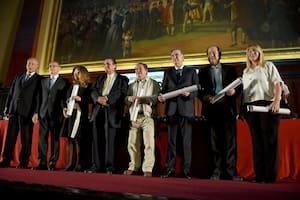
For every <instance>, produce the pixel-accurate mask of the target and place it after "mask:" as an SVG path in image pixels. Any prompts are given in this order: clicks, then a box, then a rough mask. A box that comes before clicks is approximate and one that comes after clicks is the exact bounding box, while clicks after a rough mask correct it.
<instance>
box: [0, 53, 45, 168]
mask: <svg viewBox="0 0 300 200" xmlns="http://www.w3.org/2000/svg"><path fill="white" fill-rule="evenodd" d="M38 67H39V63H38V61H37V59H36V58H29V59H28V60H27V64H26V70H27V72H25V73H21V74H18V75H17V76H16V77H15V79H14V81H13V83H12V85H11V87H10V90H9V93H8V96H7V100H6V104H5V108H4V116H7V117H8V118H9V121H8V129H7V135H6V141H5V147H4V152H3V155H2V157H3V161H2V163H0V166H1V167H9V166H10V161H11V160H12V159H13V152H14V149H15V144H16V140H17V136H18V133H19V131H20V134H21V144H22V145H21V146H22V147H21V152H20V155H19V161H20V164H19V165H18V166H17V167H20V168H27V167H28V166H27V165H28V162H29V157H30V154H31V143H32V142H31V141H32V134H33V125H34V124H33V121H32V117H33V114H34V112H35V105H36V104H37V98H36V97H37V94H38V90H39V87H40V83H41V78H42V77H41V76H40V75H39V74H37V70H38Z"/></svg>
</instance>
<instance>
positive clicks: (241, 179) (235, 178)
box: [232, 176, 244, 181]
mask: <svg viewBox="0 0 300 200" xmlns="http://www.w3.org/2000/svg"><path fill="white" fill-rule="evenodd" d="M232 180H233V181H243V180H244V179H243V178H242V177H240V176H233V177H232Z"/></svg>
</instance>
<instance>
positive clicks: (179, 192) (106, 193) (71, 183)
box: [0, 168, 300, 200]
mask: <svg viewBox="0 0 300 200" xmlns="http://www.w3.org/2000/svg"><path fill="white" fill-rule="evenodd" d="M0 195H1V196H3V197H6V198H8V197H10V198H13V197H22V198H31V197H37V198H42V199H43V200H48V199H49V200H50V199H51V200H53V199H63V200H65V199H67V200H68V199H72V200H77V199H78V200H81V199H90V200H93V199H101V200H102V199H103V200H128V199H137V200H150V199H151V200H175V199H176V200H177V199H181V200H191V199H198V200H240V199H243V200H253V199H255V200H269V199H272V200H283V199H284V200H297V199H300V181H299V180H291V179H282V180H279V181H277V182H276V183H271V184H267V183H254V182H251V181H243V182H240V181H231V180H230V181H229V180H209V179H200V178H192V179H191V180H189V179H185V178H177V177H176V178H167V179H163V178H161V177H159V176H154V177H150V178H149V177H143V176H138V175H135V176H126V175H122V174H104V173H94V174H87V173H83V172H65V171H47V170H30V169H16V168H0Z"/></svg>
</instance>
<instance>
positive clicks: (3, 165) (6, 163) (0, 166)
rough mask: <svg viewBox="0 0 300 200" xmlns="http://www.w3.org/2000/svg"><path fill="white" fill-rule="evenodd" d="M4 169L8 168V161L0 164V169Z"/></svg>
mask: <svg viewBox="0 0 300 200" xmlns="http://www.w3.org/2000/svg"><path fill="white" fill-rule="evenodd" d="M2 167H3V168H4V167H10V161H8V160H3V161H2V162H1V163H0V168H2Z"/></svg>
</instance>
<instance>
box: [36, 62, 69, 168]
mask: <svg viewBox="0 0 300 200" xmlns="http://www.w3.org/2000/svg"><path fill="white" fill-rule="evenodd" d="M59 71H60V65H59V63H58V62H55V61H53V62H51V63H50V64H49V72H50V76H48V77H46V78H44V79H42V81H41V88H42V89H41V92H40V94H39V103H38V104H37V110H39V116H38V119H39V144H38V158H39V165H38V166H37V167H36V168H34V169H39V170H46V169H47V168H48V170H54V169H55V165H56V162H57V160H58V157H59V138H60V131H61V128H62V123H63V119H64V116H63V108H64V105H65V102H66V93H67V90H68V88H69V86H70V83H69V81H68V80H67V79H65V78H63V77H62V76H61V75H60V74H59ZM35 117H37V115H36V116H35ZM49 134H50V137H51V144H50V145H51V155H50V161H49V166H48V163H47V153H48V136H49Z"/></svg>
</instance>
